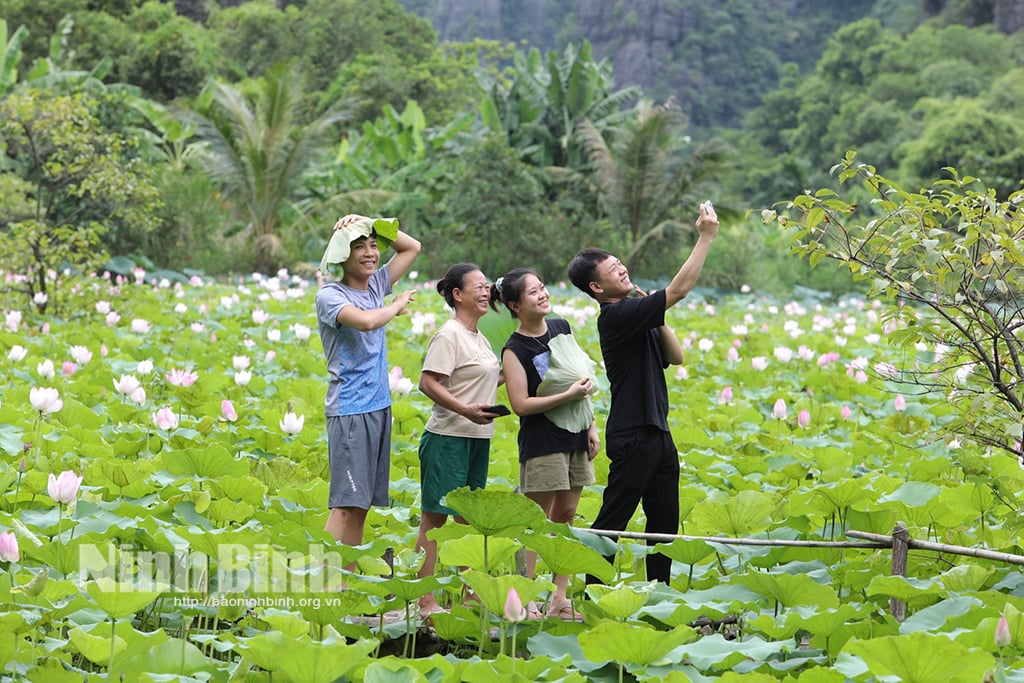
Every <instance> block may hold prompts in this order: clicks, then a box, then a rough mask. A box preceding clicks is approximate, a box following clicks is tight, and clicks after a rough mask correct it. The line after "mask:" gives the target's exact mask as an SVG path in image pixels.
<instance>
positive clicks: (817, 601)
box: [733, 572, 839, 608]
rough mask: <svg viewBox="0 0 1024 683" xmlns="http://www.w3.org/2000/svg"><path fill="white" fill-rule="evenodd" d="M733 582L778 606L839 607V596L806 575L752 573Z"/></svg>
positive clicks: (829, 587)
mask: <svg viewBox="0 0 1024 683" xmlns="http://www.w3.org/2000/svg"><path fill="white" fill-rule="evenodd" d="M733 581H734V582H736V583H739V584H740V585H743V586H746V587H747V588H749V589H750V590H752V591H754V592H756V593H760V594H761V595H764V596H766V597H769V598H772V599H773V600H775V601H776V602H778V603H779V604H780V605H783V606H785V607H794V606H796V605H818V606H820V607H825V608H835V607H838V606H839V596H838V595H836V591H835V589H834V588H832V587H831V586H829V585H823V584H820V583H818V582H817V581H815V580H814V579H812V578H811V577H809V576H807V575H806V574H767V573H763V572H752V573H749V574H742V575H740V576H735V577H733Z"/></svg>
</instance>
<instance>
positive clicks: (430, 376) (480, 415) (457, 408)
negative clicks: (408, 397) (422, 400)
mask: <svg viewBox="0 0 1024 683" xmlns="http://www.w3.org/2000/svg"><path fill="white" fill-rule="evenodd" d="M444 377H445V375H439V374H437V373H436V372H430V371H429V370H424V371H423V373H422V374H421V375H420V391H422V392H423V393H424V394H426V396H427V398H429V399H430V400H431V401H433V402H434V403H436V404H437V405H439V406H441V407H442V408H447V409H448V410H450V411H452V412H453V413H458V414H459V415H462V416H463V417H465V418H466V419H467V420H470V421H472V422H475V423H476V424H480V425H485V424H490V423H491V422H493V421H494V418H495V417H497V415H495V414H494V413H488V412H485V411H484V408H486V407H488V406H487V405H486V404H484V403H463V402H462V401H460V400H459V399H457V398H455V396H453V395H452V392H450V391H448V387H446V386H445V385H444V384H442V383H441V380H442V378H444Z"/></svg>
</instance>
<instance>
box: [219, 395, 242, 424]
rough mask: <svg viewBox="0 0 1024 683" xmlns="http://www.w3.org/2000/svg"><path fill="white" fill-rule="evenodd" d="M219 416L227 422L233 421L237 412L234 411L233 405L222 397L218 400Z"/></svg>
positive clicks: (236, 416) (236, 417)
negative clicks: (221, 399)
mask: <svg viewBox="0 0 1024 683" xmlns="http://www.w3.org/2000/svg"><path fill="white" fill-rule="evenodd" d="M220 416H221V417H223V418H224V419H225V420H227V421H228V422H234V421H235V420H237V419H238V413H237V412H236V411H235V406H234V404H233V403H231V401H229V400H228V399H224V400H223V401H221V402H220Z"/></svg>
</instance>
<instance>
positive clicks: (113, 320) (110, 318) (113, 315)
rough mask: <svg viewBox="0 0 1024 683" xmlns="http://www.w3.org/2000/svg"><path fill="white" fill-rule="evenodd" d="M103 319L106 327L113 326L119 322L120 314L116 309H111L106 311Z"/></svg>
mask: <svg viewBox="0 0 1024 683" xmlns="http://www.w3.org/2000/svg"><path fill="white" fill-rule="evenodd" d="M105 321H106V323H107V327H114V326H115V325H117V324H118V323H119V322H121V314H120V313H118V312H117V311H111V312H110V313H107V317H106V318H105Z"/></svg>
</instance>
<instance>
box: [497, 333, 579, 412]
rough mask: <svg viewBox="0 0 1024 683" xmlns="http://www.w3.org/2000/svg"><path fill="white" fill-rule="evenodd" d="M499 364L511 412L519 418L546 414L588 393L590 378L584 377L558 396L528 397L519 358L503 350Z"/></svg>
mask: <svg viewBox="0 0 1024 683" xmlns="http://www.w3.org/2000/svg"><path fill="white" fill-rule="evenodd" d="M501 364H502V368H503V369H504V373H505V390H506V391H507V392H508V402H509V403H511V404H512V410H513V411H514V412H515V414H516V415H519V416H520V417H522V416H524V415H536V414H538V413H546V412H547V411H549V410H551V409H552V408H554V407H556V406H560V405H562V404H563V403H566V402H567V401H574V400H578V399H581V398H583V397H584V396H586V395H587V393H589V391H590V388H591V386H590V384H591V382H590V378H589V377H584V378H583V379H581V380H579V381H578V382H576V383H574V384H573V385H572V386H571V387H569V388H568V389H566V390H565V391H563V392H562V393H560V394H552V395H551V396H530V395H529V390H528V388H527V380H526V370H525V369H523V365H522V363H520V362H519V357H518V356H516V354H514V353H512V351H511V350H509V349H505V350H504V351H503V352H502V354H501Z"/></svg>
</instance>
